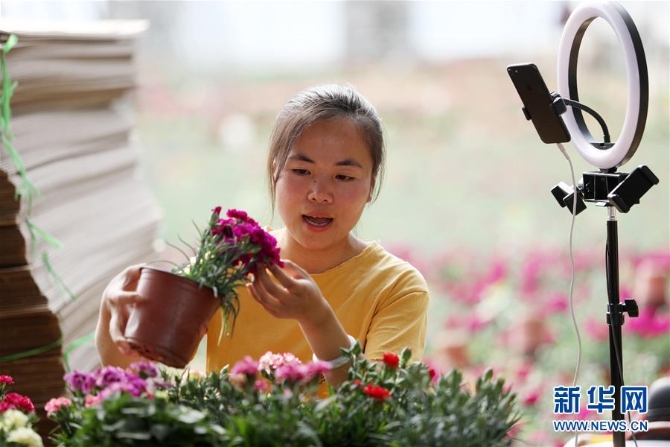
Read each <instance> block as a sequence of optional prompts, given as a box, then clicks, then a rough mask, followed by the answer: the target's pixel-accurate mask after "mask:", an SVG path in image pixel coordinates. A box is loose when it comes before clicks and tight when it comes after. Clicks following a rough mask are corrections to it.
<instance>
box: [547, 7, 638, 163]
mask: <svg viewBox="0 0 670 447" xmlns="http://www.w3.org/2000/svg"><path fill="white" fill-rule="evenodd" d="M598 17H601V18H603V19H605V21H607V23H609V24H610V26H611V27H612V28H613V29H614V32H615V33H616V36H617V38H618V40H619V42H620V43H621V45H623V50H624V56H625V61H626V74H627V77H628V103H627V106H626V115H625V117H624V122H623V127H622V129H621V133H620V135H619V138H618V140H617V141H616V143H614V145H613V146H611V147H609V148H602V147H601V145H600V144H598V143H596V142H595V141H594V140H593V137H592V136H591V134H590V132H589V130H588V128H587V126H586V123H585V122H584V117H583V116H582V113H581V111H579V110H576V109H575V108H569V110H568V111H567V112H566V113H565V114H564V115H563V120H564V121H565V125H566V126H567V128H568V131H569V132H570V135H571V137H572V141H573V142H574V144H575V146H576V147H577V151H578V152H579V153H580V154H581V156H582V157H584V159H585V160H586V161H588V162H589V163H591V164H592V165H594V166H596V167H598V168H601V169H610V168H615V167H617V166H621V165H622V164H624V163H625V162H627V161H628V160H629V159H630V158H631V157H632V156H633V154H635V150H636V149H637V147H638V145H639V144H640V140H641V139H642V134H643V133H644V125H645V122H646V121H647V106H648V103H649V80H648V76H647V62H646V59H645V56H644V48H643V47H642V40H641V39H640V34H639V33H638V31H637V28H636V27H635V23H633V19H631V17H630V15H628V12H627V11H626V10H625V9H624V8H623V7H622V6H621V5H619V4H618V3H616V2H585V3H582V4H580V5H579V6H578V7H577V8H576V9H575V10H574V11H573V12H572V14H570V17H569V18H568V21H567V23H566V24H565V28H564V29H563V36H562V37H561V43H560V45H559V47H558V64H557V68H558V73H557V78H556V79H557V82H558V92H559V94H560V95H561V96H562V97H563V98H566V99H572V100H573V101H579V95H578V93H577V59H578V56H579V46H580V45H581V42H582V38H583V37H584V33H585V32H586V29H587V28H588V26H589V25H590V24H591V22H592V21H593V20H595V19H596V18H598Z"/></svg>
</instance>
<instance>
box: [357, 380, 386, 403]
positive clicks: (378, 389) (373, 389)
mask: <svg viewBox="0 0 670 447" xmlns="http://www.w3.org/2000/svg"><path fill="white" fill-rule="evenodd" d="M363 392H364V393H365V394H367V395H368V396H370V397H372V398H373V399H376V400H379V401H381V400H384V399H388V398H389V397H391V392H390V391H389V390H387V389H386V388H384V387H382V386H378V385H372V384H371V383H368V384H367V385H365V388H363Z"/></svg>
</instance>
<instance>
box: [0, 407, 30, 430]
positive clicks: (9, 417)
mask: <svg viewBox="0 0 670 447" xmlns="http://www.w3.org/2000/svg"><path fill="white" fill-rule="evenodd" d="M26 425H28V416H26V415H25V414H23V413H22V412H20V411H19V410H7V411H5V412H4V413H3V414H2V417H0V428H2V429H4V430H5V431H11V430H12V429H15V428H22V427H25V426H26Z"/></svg>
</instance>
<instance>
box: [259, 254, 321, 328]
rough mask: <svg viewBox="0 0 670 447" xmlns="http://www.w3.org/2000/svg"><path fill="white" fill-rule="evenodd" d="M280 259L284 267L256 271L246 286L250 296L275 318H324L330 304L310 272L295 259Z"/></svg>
mask: <svg viewBox="0 0 670 447" xmlns="http://www.w3.org/2000/svg"><path fill="white" fill-rule="evenodd" d="M282 261H283V262H284V268H283V269H282V268H281V267H279V266H278V265H276V264H273V265H272V266H270V267H268V268H267V269H260V270H259V271H258V272H257V273H256V275H255V278H254V281H253V282H252V283H251V284H249V285H247V289H248V290H249V292H250V293H251V296H253V297H254V299H255V300H256V301H258V302H259V303H260V304H261V306H263V308H264V309H265V310H267V311H268V312H269V313H270V314H271V315H273V316H275V317H277V318H292V319H295V320H298V322H300V323H309V324H318V322H319V321H320V319H322V318H327V316H328V315H329V313H330V306H329V304H328V302H327V301H326V300H325V298H324V297H323V295H322V294H321V290H319V287H318V286H317V285H316V283H315V282H314V280H313V279H312V277H311V276H310V274H309V273H307V272H306V271H305V270H303V269H302V268H301V267H299V266H298V265H297V264H295V263H294V262H291V261H288V260H282ZM273 277H274V278H275V279H276V281H275V280H274V279H273Z"/></svg>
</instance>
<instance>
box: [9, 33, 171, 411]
mask: <svg viewBox="0 0 670 447" xmlns="http://www.w3.org/2000/svg"><path fill="white" fill-rule="evenodd" d="M145 28H146V23H144V22H137V21H130V22H127V21H122V22H107V21H101V22H95V23H91V24H88V25H85V26H81V27H73V26H72V24H67V25H65V24H62V25H54V24H36V23H32V24H30V25H27V24H22V23H16V22H7V21H5V22H3V21H0V42H3V43H4V42H6V41H7V39H8V37H9V35H10V34H15V35H16V36H18V44H17V45H16V46H15V47H14V48H13V49H11V50H10V51H9V53H8V54H7V57H6V61H7V69H8V73H9V77H10V78H11V79H12V81H16V82H17V83H18V85H17V87H16V88H15V90H14V96H13V97H12V100H11V110H12V117H11V121H10V129H11V132H12V133H13V140H12V142H11V143H12V146H13V147H14V148H15V149H16V151H17V152H18V154H19V155H20V158H21V160H22V161H23V164H24V165H25V169H26V173H27V178H28V179H29V180H30V181H31V182H32V183H33V184H34V185H35V187H36V188H37V189H38V190H39V193H40V194H39V196H36V197H34V198H33V200H32V206H29V203H28V200H27V197H26V196H24V197H22V198H21V199H20V200H17V199H16V198H15V191H16V190H17V189H19V190H20V188H21V187H22V184H23V183H22V182H23V180H22V178H21V176H20V175H19V173H18V168H17V165H16V163H15V161H14V160H13V159H12V158H11V157H10V156H9V151H8V148H7V147H6V146H5V145H2V148H1V150H0V374H9V375H11V376H13V377H14V380H15V382H16V386H15V387H14V388H13V391H16V392H19V393H22V394H26V395H28V396H29V397H31V398H32V399H33V401H34V402H35V404H36V407H38V408H42V407H43V405H44V403H45V402H46V401H47V400H48V399H49V398H51V397H55V396H58V395H59V394H61V393H62V391H63V380H62V378H63V374H64V372H65V370H66V369H67V366H68V365H69V368H71V369H80V370H90V369H93V368H95V367H97V366H98V365H99V358H98V356H97V353H96V350H95V346H94V343H93V340H92V337H91V334H92V333H93V332H94V330H95V325H96V322H97V315H98V311H99V304H100V296H101V294H102V291H103V289H104V288H105V287H106V285H107V284H108V283H109V281H110V279H111V278H112V277H113V276H114V275H116V274H117V273H119V272H120V271H122V270H123V269H124V268H125V267H126V266H128V265H131V264H133V263H138V262H145V261H147V259H153V258H155V254H154V250H153V248H152V247H153V242H154V240H155V237H156V233H157V227H158V222H159V219H160V212H159V210H158V207H157V206H156V203H155V201H154V200H153V198H152V196H151V194H150V192H149V190H148V187H147V185H145V184H144V182H143V181H142V179H141V178H140V176H139V175H138V155H139V154H138V152H139V148H138V145H137V143H136V141H135V139H134V138H133V128H134V122H133V118H132V116H133V115H132V101H131V100H132V92H133V90H134V88H135V87H136V86H137V70H136V67H135V61H134V57H135V44H136V40H137V38H138V37H139V36H140V35H141V33H142V31H143V30H144V29H145ZM29 222H31V223H34V224H35V225H36V226H37V227H38V228H39V229H42V230H44V231H46V232H48V233H49V234H50V235H52V236H54V237H55V238H56V239H58V240H59V241H60V242H61V243H62V246H61V247H60V248H54V247H52V246H50V245H49V244H47V243H45V242H44V239H41V238H39V237H38V238H37V239H36V240H35V241H33V240H32V237H31V232H30V231H29ZM45 253H46V254H47V256H48V261H49V264H50V266H51V268H52V270H53V272H54V273H55V275H53V274H51V273H49V271H48V268H47V264H45V262H44V261H43V256H44V254H45ZM59 281H62V284H60V283H59ZM68 289H69V291H71V292H72V294H73V295H74V298H73V297H71V296H70V295H69V294H68V292H67V291H66V290H68ZM64 356H65V360H66V362H64V361H63V359H64Z"/></svg>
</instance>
